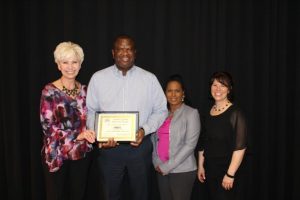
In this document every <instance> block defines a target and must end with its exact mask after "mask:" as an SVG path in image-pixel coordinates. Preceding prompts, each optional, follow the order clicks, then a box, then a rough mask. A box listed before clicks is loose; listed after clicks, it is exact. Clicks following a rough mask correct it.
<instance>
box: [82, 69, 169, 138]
mask: <svg viewBox="0 0 300 200" xmlns="http://www.w3.org/2000/svg"><path fill="white" fill-rule="evenodd" d="M86 102H87V108H88V118H87V126H88V128H89V129H92V130H94V121H95V112H97V111H138V112H139V126H140V127H143V129H144V130H145V135H147V134H150V133H153V132H155V131H156V130H157V129H158V128H159V127H160V126H161V124H162V123H163V121H164V120H165V118H166V117H167V113H168V111H167V106H166V105H167V102H166V97H165V94H164V92H163V90H162V88H161V85H160V84H159V82H158V80H157V78H156V76H155V75H154V74H152V73H150V72H148V71H146V70H144V69H142V68H140V67H137V66H133V67H132V68H131V69H130V70H129V71H127V73H126V76H123V75H122V71H120V70H118V68H117V67H116V66H115V65H113V66H110V67H108V68H105V69H103V70H100V71H97V72H96V73H95V74H94V75H93V76H92V78H91V80H90V82H89V86H88V93H87V99H86Z"/></svg>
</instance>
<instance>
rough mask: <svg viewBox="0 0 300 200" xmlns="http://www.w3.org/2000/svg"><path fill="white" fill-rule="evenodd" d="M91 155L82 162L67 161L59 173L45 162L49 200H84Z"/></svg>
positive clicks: (81, 160)
mask: <svg viewBox="0 0 300 200" xmlns="http://www.w3.org/2000/svg"><path fill="white" fill-rule="evenodd" d="M89 154H91V153H88V155H87V156H86V157H85V158H83V159H80V160H65V161H64V163H63V165H62V167H61V168H60V169H59V170H58V171H57V172H49V169H48V167H47V165H46V164H45V162H44V161H43V167H44V174H45V184H46V196H47V200H69V199H70V200H84V199H85V191H86V185H87V178H88V172H89V168H90V164H91V155H89Z"/></svg>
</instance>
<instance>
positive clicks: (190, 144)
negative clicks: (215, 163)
mask: <svg viewBox="0 0 300 200" xmlns="http://www.w3.org/2000/svg"><path fill="white" fill-rule="evenodd" d="M165 94H166V97H167V100H168V109H169V115H168V117H167V118H166V120H165V121H164V123H163V124H162V125H161V127H160V128H159V129H158V130H157V132H156V133H155V134H153V135H152V142H153V153H152V160H153V165H154V167H155V170H156V172H157V180H158V187H159V191H160V199H161V200H187V199H190V196H191V193H192V189H193V184H194V181H195V179H196V169H197V165H196V159H195V156H194V150H195V147H196V144H197V141H198V137H199V134H200V117H199V113H198V110H197V109H194V108H192V107H190V106H188V105H186V104H185V103H184V98H185V88H184V84H183V81H182V78H181V77H180V76H179V75H173V76H171V77H170V78H169V79H168V81H167V84H166V87H165Z"/></svg>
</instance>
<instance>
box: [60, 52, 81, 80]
mask: <svg viewBox="0 0 300 200" xmlns="http://www.w3.org/2000/svg"><path fill="white" fill-rule="evenodd" d="M57 65H58V69H59V71H60V72H61V74H62V77H63V78H65V79H70V80H71V79H75V78H76V76H77V75H78V72H79V70H80V67H81V64H80V61H79V60H78V59H77V58H75V57H73V56H72V57H70V58H65V59H63V60H60V61H58V62H57Z"/></svg>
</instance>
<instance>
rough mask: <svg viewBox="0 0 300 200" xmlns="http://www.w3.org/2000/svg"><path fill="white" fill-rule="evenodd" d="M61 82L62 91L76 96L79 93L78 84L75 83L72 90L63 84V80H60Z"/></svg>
mask: <svg viewBox="0 0 300 200" xmlns="http://www.w3.org/2000/svg"><path fill="white" fill-rule="evenodd" d="M60 82H61V84H62V87H63V88H62V91H63V92H65V93H66V94H67V95H69V96H76V95H77V94H78V86H77V84H76V83H75V87H74V88H73V89H71V90H69V89H68V88H66V87H65V86H64V84H63V82H62V81H61V80H60Z"/></svg>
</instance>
